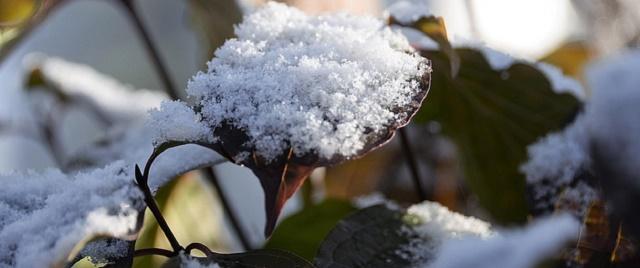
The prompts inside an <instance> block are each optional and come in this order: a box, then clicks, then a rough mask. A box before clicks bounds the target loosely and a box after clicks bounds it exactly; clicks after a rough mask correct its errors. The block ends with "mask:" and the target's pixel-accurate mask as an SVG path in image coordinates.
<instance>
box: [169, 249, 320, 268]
mask: <svg viewBox="0 0 640 268" xmlns="http://www.w3.org/2000/svg"><path fill="white" fill-rule="evenodd" d="M193 258H194V259H196V260H197V261H198V262H200V263H201V264H202V265H207V264H218V265H219V266H220V267H222V268H245V267H247V268H254V267H255V268H258V267H260V268H281V267H291V268H306V267H309V268H313V267H314V266H313V264H311V263H309V262H308V261H306V260H305V259H303V258H300V257H298V256H296V255H295V254H293V253H289V252H286V251H282V250H273V249H259V250H253V251H249V252H245V253H236V254H217V253H214V254H211V255H209V256H208V257H193ZM181 264H182V263H181V259H180V257H179V256H177V257H173V258H171V259H170V260H169V261H167V262H166V263H165V264H164V265H163V266H162V267H164V268H172V267H182V266H181Z"/></svg>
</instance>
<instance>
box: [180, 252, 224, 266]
mask: <svg viewBox="0 0 640 268" xmlns="http://www.w3.org/2000/svg"><path fill="white" fill-rule="evenodd" d="M180 267H183V268H219V267H220V265H218V264H217V263H213V262H212V263H207V264H203V263H201V262H200V261H198V259H196V258H194V257H191V256H189V255H187V254H185V253H184V252H182V253H180Z"/></svg>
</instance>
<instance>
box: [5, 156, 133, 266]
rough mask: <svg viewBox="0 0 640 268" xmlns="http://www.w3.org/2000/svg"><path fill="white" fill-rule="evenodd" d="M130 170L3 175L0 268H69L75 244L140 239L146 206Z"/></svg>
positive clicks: (120, 165)
mask: <svg viewBox="0 0 640 268" xmlns="http://www.w3.org/2000/svg"><path fill="white" fill-rule="evenodd" d="M131 170H132V167H131V166H127V165H126V164H125V163H124V162H122V161H120V162H115V163H113V164H112V165H109V166H107V167H105V168H101V169H96V170H93V171H88V172H80V173H77V174H75V175H65V174H62V173H61V172H59V171H56V170H49V171H47V172H45V173H42V174H37V173H34V172H29V173H27V174H18V173H15V174H8V175H3V176H2V177H1V178H0V181H2V183H3V185H4V186H3V187H1V188H0V215H2V218H0V219H1V220H0V267H50V266H53V265H64V264H65V263H66V261H67V257H68V256H69V254H70V253H71V252H72V250H73V249H74V247H75V246H76V244H78V243H84V242H85V241H87V239H91V238H92V237H95V236H101V235H104V236H110V237H118V238H122V239H128V240H131V239H135V236H136V233H137V232H138V230H139V228H140V226H141V224H140V223H141V222H140V220H139V217H140V216H141V215H140V214H139V211H141V210H142V209H143V208H144V203H143V201H142V193H141V192H140V191H138V188H137V187H136V186H135V185H134V183H133V180H132V179H131V178H132V177H131V174H130V173H129V172H130V171H131ZM126 251H127V250H126V249H124V250H123V251H119V253H120V254H123V253H126ZM71 257H73V256H71Z"/></svg>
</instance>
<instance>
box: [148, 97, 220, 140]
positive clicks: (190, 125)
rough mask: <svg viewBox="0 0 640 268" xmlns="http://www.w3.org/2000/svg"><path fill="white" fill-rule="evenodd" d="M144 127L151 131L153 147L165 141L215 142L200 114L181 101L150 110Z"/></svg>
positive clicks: (163, 103)
mask: <svg viewBox="0 0 640 268" xmlns="http://www.w3.org/2000/svg"><path fill="white" fill-rule="evenodd" d="M146 127H147V128H148V129H150V130H153V137H152V141H153V143H154V144H155V145H158V144H160V143H162V142H165V141H185V142H196V141H201V142H209V143H211V142H214V141H215V138H214V137H213V134H212V132H211V129H210V128H209V127H208V126H207V125H206V124H204V123H203V122H202V118H201V116H200V114H197V113H196V112H194V111H193V110H192V109H191V108H190V107H189V106H187V105H186V104H185V103H184V102H181V101H165V102H162V104H161V105H160V108H159V109H153V110H151V112H150V118H149V120H147V122H146Z"/></svg>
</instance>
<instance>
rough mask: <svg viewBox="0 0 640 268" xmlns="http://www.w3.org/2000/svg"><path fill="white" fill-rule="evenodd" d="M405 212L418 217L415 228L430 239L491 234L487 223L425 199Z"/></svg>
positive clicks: (481, 236) (487, 235) (485, 236)
mask: <svg viewBox="0 0 640 268" xmlns="http://www.w3.org/2000/svg"><path fill="white" fill-rule="evenodd" d="M407 214H408V215H411V216H415V217H417V218H418V219H419V222H420V224H419V225H418V226H417V227H415V229H416V230H417V231H418V232H419V233H420V234H421V235H422V236H424V237H428V238H429V239H430V240H435V241H439V242H443V241H446V240H449V239H461V238H464V237H469V236H472V237H480V238H488V237H490V236H492V235H493V231H492V230H491V225H490V224H489V223H487V222H484V221H482V220H479V219H476V218H474V217H468V216H465V215H462V214H460V213H456V212H452V211H450V210H449V209H448V208H446V207H444V206H442V205H440V204H438V203H435V202H429V201H425V202H422V203H420V204H416V205H412V206H411V207H409V209H407Z"/></svg>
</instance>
